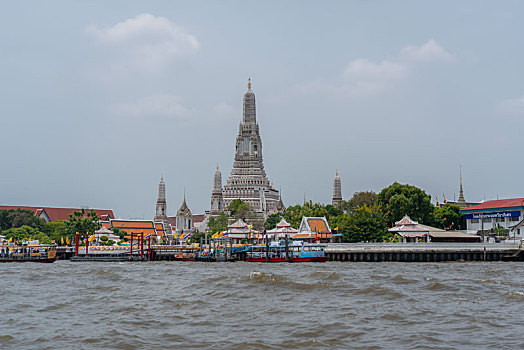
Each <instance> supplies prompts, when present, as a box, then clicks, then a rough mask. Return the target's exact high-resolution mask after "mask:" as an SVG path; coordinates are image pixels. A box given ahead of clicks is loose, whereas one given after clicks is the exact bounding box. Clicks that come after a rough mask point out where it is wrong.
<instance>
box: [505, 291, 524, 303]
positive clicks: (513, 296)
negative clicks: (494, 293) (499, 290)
mask: <svg viewBox="0 0 524 350" xmlns="http://www.w3.org/2000/svg"><path fill="white" fill-rule="evenodd" d="M503 295H504V296H505V297H506V299H508V300H513V301H524V293H523V292H518V291H514V292H507V293H504V294H503Z"/></svg>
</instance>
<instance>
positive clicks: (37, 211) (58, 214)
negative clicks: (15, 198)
mask: <svg viewBox="0 0 524 350" xmlns="http://www.w3.org/2000/svg"><path fill="white" fill-rule="evenodd" d="M17 209H21V210H29V211H32V212H33V214H34V216H37V217H39V218H42V219H44V220H45V222H54V221H63V220H68V219H69V215H70V214H73V213H74V212H75V211H82V208H56V207H29V206H17V205H0V210H17ZM83 210H84V211H85V212H86V214H87V213H88V212H90V211H91V209H86V208H84V209H83ZM93 210H94V211H95V213H96V215H98V217H99V218H100V220H101V221H107V220H110V219H114V218H115V214H113V210H111V209H93Z"/></svg>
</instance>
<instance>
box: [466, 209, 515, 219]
mask: <svg viewBox="0 0 524 350" xmlns="http://www.w3.org/2000/svg"><path fill="white" fill-rule="evenodd" d="M519 216H520V211H518V210H515V211H497V212H491V213H474V214H465V215H464V218H465V219H466V220H469V219H491V218H509V217H512V218H514V217H519Z"/></svg>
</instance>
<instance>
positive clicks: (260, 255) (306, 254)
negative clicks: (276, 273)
mask: <svg viewBox="0 0 524 350" xmlns="http://www.w3.org/2000/svg"><path fill="white" fill-rule="evenodd" d="M325 247H326V245H325V244H314V243H306V242H303V241H292V242H289V244H288V245H287V247H286V242H285V241H277V242H270V243H268V244H266V245H255V246H252V248H251V250H250V251H249V252H247V256H246V261H250V262H325V261H328V260H329V257H327V256H326V253H325V252H324V248H325Z"/></svg>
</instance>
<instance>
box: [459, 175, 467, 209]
mask: <svg viewBox="0 0 524 350" xmlns="http://www.w3.org/2000/svg"><path fill="white" fill-rule="evenodd" d="M459 169H460V185H459V197H458V200H457V205H458V206H459V207H460V208H465V207H467V206H468V204H467V203H466V200H465V199H464V190H463V189H462V165H460V166H459Z"/></svg>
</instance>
